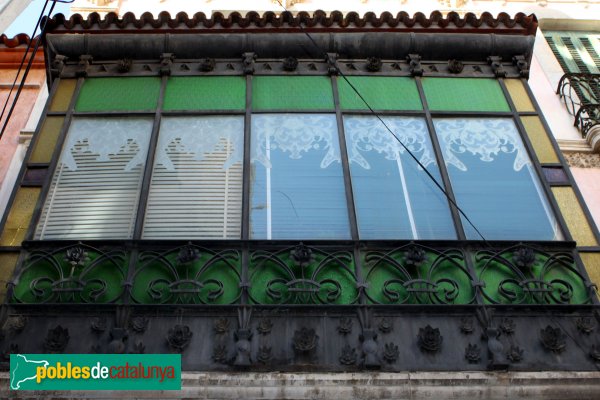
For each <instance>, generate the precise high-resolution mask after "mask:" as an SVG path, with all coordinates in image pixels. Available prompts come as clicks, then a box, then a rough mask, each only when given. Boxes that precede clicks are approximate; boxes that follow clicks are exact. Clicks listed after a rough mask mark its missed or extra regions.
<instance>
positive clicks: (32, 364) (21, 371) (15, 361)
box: [10, 354, 50, 390]
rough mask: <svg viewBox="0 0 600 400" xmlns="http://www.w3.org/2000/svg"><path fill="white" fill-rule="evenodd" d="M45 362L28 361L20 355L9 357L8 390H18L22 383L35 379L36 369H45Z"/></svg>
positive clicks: (46, 362)
mask: <svg viewBox="0 0 600 400" xmlns="http://www.w3.org/2000/svg"><path fill="white" fill-rule="evenodd" d="M49 364H50V363H49V362H48V361H46V360H32V359H28V358H27V357H25V356H24V355H22V354H11V355H10V388H11V389H12V390H19V389H20V388H21V384H22V383H23V382H26V381H29V380H32V379H36V378H37V368H38V367H47V366H48V365H49Z"/></svg>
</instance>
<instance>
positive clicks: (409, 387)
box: [0, 371, 600, 400]
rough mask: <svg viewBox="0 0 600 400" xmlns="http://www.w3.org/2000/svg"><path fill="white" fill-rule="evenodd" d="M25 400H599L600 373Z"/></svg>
mask: <svg viewBox="0 0 600 400" xmlns="http://www.w3.org/2000/svg"><path fill="white" fill-rule="evenodd" d="M8 379H9V374H8V373H6V372H3V373H0V381H2V382H3V383H2V388H3V389H1V390H0V396H1V397H2V398H9V397H10V398H14V399H23V398H31V397H32V396H35V397H36V398H43V396H47V397H51V398H53V399H75V398H77V399H84V398H85V399H113V398H124V399H130V398H135V399H192V398H194V399H236V400H237V399H333V398H335V399H336V400H342V399H395V400H400V399H411V400H418V399H432V398H433V399H435V398H452V399H467V398H468V399H542V398H543V399H544V400H552V399H557V400H558V399H560V400H570V399H577V400H585V399H598V398H600V372H467V371H461V372H405V373H378V372H363V373H279V372H272V373H252V372H244V373H219V372H184V373H183V375H182V384H183V389H182V390H181V391H173V392H171V391H164V392H145V391H137V392H114V391H94V392H92V391H72V392H25V391H24V392H15V391H10V392H9V391H8V387H9V382H8Z"/></svg>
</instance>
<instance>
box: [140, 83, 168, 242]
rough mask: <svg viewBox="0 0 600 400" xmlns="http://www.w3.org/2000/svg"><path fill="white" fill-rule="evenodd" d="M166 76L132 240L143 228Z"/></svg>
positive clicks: (147, 156) (161, 90)
mask: <svg viewBox="0 0 600 400" xmlns="http://www.w3.org/2000/svg"><path fill="white" fill-rule="evenodd" d="M168 79H169V78H168V76H163V77H162V80H161V84H160V92H159V95H158V104H157V106H156V112H155V113H154V123H153V126H152V134H151V136H150V144H149V146H148V154H147V155H146V164H145V165H144V177H143V180H142V188H141V193H140V202H139V204H138V211H137V215H136V219H135V227H134V231H133V239H134V240H136V239H140V238H141V236H142V230H143V227H144V215H145V213H146V206H147V204H146V203H147V202H148V195H149V192H150V182H151V181H152V170H153V168H154V157H155V153H156V146H157V143H158V132H159V130H160V121H161V117H162V108H163V102H164V97H165V89H166V86H167V82H168Z"/></svg>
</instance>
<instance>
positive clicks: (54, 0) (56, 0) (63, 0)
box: [0, 0, 74, 140]
mask: <svg viewBox="0 0 600 400" xmlns="http://www.w3.org/2000/svg"><path fill="white" fill-rule="evenodd" d="M50 1H52V5H51V6H50V11H48V18H50V17H51V16H52V11H54V7H55V6H56V3H72V2H73V1H74V0H46V1H45V2H44V7H43V8H42V11H41V13H40V16H39V18H38V20H37V23H36V24H35V28H34V29H33V34H32V35H31V39H30V40H29V43H27V47H26V49H25V53H24V54H23V58H22V59H21V63H20V64H19V68H18V69H17V73H16V75H15V79H14V81H13V83H12V85H11V88H10V90H9V92H8V96H7V97H6V101H5V102H4V106H3V107H2V112H1V113H0V121H2V118H4V113H5V112H6V108H7V107H8V104H9V103H10V101H11V98H10V97H11V95H12V93H13V90H14V88H15V86H16V84H17V80H18V79H19V75H21V71H22V70H23V65H24V64H25V60H26V59H27V56H28V55H29V50H30V49H31V44H32V43H33V41H34V40H35V37H36V36H35V35H36V33H37V30H38V28H39V27H40V25H41V23H42V20H43V19H44V17H45V11H46V7H47V6H48V2H50ZM47 25H48V20H46V23H45V24H44V26H43V28H42V31H41V34H40V36H39V37H38V38H37V40H35V46H34V48H33V51H32V52H31V57H30V58H29V61H28V62H27V67H26V68H25V72H24V73H23V76H22V77H21V82H20V83H19V88H18V89H17V93H16V94H15V97H14V98H13V99H12V104H11V106H10V109H9V111H8V114H6V118H5V119H4V122H3V124H2V128H1V129H0V140H2V136H3V135H4V132H5V131H6V127H7V126H8V123H9V121H10V117H11V116H12V113H13V111H14V109H15V106H16V105H17V101H18V100H19V97H20V95H21V92H22V90H23V87H24V86H25V82H26V80H27V76H28V75H29V71H30V69H31V66H32V64H33V60H34V59H35V55H36V54H37V51H38V48H39V46H40V44H41V42H42V37H43V36H44V33H45V32H46V26H47Z"/></svg>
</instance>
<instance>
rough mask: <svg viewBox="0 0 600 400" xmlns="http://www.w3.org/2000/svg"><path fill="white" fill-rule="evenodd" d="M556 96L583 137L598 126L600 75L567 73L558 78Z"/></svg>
mask: <svg viewBox="0 0 600 400" xmlns="http://www.w3.org/2000/svg"><path fill="white" fill-rule="evenodd" d="M556 94H558V95H560V98H561V99H562V101H563V102H564V103H565V106H566V107H567V110H568V111H569V113H570V114H571V115H573V116H574V117H575V121H574V125H575V126H576V127H578V128H579V130H580V131H581V134H582V135H583V137H586V136H587V134H588V133H589V131H590V130H591V129H592V128H593V127H594V126H597V125H600V74H582V73H568V74H565V75H563V76H562V78H560V81H559V82H558V88H557V89H556Z"/></svg>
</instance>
